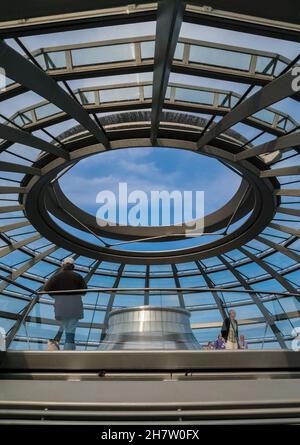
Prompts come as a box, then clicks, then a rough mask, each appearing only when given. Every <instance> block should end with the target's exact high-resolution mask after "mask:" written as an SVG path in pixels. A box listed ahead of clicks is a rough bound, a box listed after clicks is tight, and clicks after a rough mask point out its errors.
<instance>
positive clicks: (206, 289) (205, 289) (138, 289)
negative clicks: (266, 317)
mask: <svg viewBox="0 0 300 445" xmlns="http://www.w3.org/2000/svg"><path fill="white" fill-rule="evenodd" d="M149 291H150V292H151V291H156V292H157V291H159V292H197V293H198V292H201V293H202V292H203V293H204V292H233V293H243V294H245V293H246V294H265V295H280V296H282V297H291V296H295V297H300V292H272V291H263V290H261V291H260V290H253V289H244V290H240V289H224V288H222V287H219V288H218V287H201V288H197V287H173V288H170V287H166V288H163V287H130V288H124V287H123V288H116V287H95V288H86V289H76V290H75V289H70V290H58V291H45V290H43V291H38V292H37V294H38V295H45V294H48V295H57V294H58V295H61V294H62V293H63V294H68V293H70V294H74V293H78V294H82V293H86V292H104V293H105V292H113V293H118V292H126V293H127V294H128V293H132V292H149Z"/></svg>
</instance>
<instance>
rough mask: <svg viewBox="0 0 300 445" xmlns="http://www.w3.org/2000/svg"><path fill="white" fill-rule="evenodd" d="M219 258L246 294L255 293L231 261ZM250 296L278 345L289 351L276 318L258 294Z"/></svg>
mask: <svg viewBox="0 0 300 445" xmlns="http://www.w3.org/2000/svg"><path fill="white" fill-rule="evenodd" d="M218 258H219V259H220V260H221V261H222V263H223V264H224V266H226V268H227V269H228V270H229V271H230V272H231V273H232V275H233V276H234V277H235V278H236V279H237V281H239V282H240V284H241V285H242V286H243V287H244V289H245V292H247V290H250V291H253V289H252V287H251V286H250V285H249V284H248V283H247V281H246V280H245V279H244V277H243V276H242V274H241V273H240V272H239V271H238V270H237V269H236V268H235V267H233V266H232V264H231V263H230V262H229V261H227V260H226V259H225V258H224V257H223V256H221V255H220V256H219V257H218ZM249 296H250V298H251V299H252V301H253V303H254V304H256V306H257V307H258V309H259V310H260V312H261V313H262V315H263V317H264V319H265V320H266V323H267V324H268V325H269V326H270V328H271V329H272V331H273V333H274V335H275V337H276V339H277V341H278V343H279V344H280V346H281V347H282V348H283V349H287V346H286V344H285V341H284V339H283V335H282V333H281V331H280V330H279V329H278V327H277V326H276V324H275V323H274V318H273V316H272V315H271V314H270V313H269V311H268V310H267V308H266V307H265V305H264V303H262V302H261V301H260V298H259V297H258V296H257V294H256V293H253V292H251V293H249Z"/></svg>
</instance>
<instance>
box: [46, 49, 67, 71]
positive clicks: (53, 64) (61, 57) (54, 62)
mask: <svg viewBox="0 0 300 445" xmlns="http://www.w3.org/2000/svg"><path fill="white" fill-rule="evenodd" d="M45 59H46V63H47V68H48V69H50V70H51V69H57V68H65V67H66V66H67V63H66V54H65V52H64V51H57V52H50V53H46V54H45Z"/></svg>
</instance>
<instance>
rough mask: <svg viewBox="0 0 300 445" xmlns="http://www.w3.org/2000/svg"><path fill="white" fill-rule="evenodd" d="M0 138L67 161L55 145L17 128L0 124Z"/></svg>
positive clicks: (61, 149) (63, 151)
mask: <svg viewBox="0 0 300 445" xmlns="http://www.w3.org/2000/svg"><path fill="white" fill-rule="evenodd" d="M0 45H1V43H0ZM0 60H1V56H0ZM0 137H1V138H2V139H5V140H6V141H9V142H16V143H18V144H22V145H26V146H28V147H32V148H36V149H38V150H43V151H45V152H46V153H51V154H53V155H55V156H58V157H60V158H63V159H66V160H68V159H69V154H68V153H67V152H66V151H65V150H64V149H63V148H59V147H55V145H52V144H50V143H49V142H46V141H44V140H43V139H40V138H38V137H36V136H33V135H32V134H30V133H27V132H26V131H23V130H19V128H14V127H11V126H9V125H4V124H1V123H0ZM1 164H2V163H1ZM3 164H4V163H3ZM6 164H7V163H6ZM20 168H22V169H23V170H24V168H25V167H24V166H21V167H20Z"/></svg>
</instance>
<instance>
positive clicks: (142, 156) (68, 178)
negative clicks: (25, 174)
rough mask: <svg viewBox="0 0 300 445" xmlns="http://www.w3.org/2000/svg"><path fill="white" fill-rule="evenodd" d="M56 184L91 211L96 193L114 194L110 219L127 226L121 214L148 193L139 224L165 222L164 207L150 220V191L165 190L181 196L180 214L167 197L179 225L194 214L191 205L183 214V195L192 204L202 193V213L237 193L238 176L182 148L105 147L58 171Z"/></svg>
mask: <svg viewBox="0 0 300 445" xmlns="http://www.w3.org/2000/svg"><path fill="white" fill-rule="evenodd" d="M59 183H60V186H61V188H62V190H63V191H64V193H65V195H66V196H67V198H68V199H69V200H70V201H71V202H72V203H73V204H74V205H76V206H78V207H79V208H81V209H82V210H84V211H86V212H88V213H89V214H91V215H94V216H96V215H97V212H98V210H99V205H100V204H99V196H100V195H99V193H100V194H101V195H102V197H103V196H107V194H105V192H109V193H112V194H113V195H114V196H115V201H116V214H115V215H113V213H110V218H109V219H110V220H111V221H113V222H116V223H118V224H123V225H126V224H124V221H123V220H122V218H124V215H125V214H126V215H127V216H128V215H129V212H130V210H131V209H132V208H133V207H134V206H135V205H136V203H139V204H140V203H141V196H147V201H145V204H143V205H145V206H147V214H148V218H147V219H146V220H145V218H144V219H143V218H141V221H142V224H141V225H145V226H151V225H156V226H157V225H160V226H164V225H168V224H165V223H164V219H163V217H161V214H162V211H161V210H162V209H157V211H158V213H159V215H160V217H159V219H157V218H156V219H155V221H156V223H155V224H152V223H151V222H153V219H151V212H153V210H155V209H153V206H154V204H153V200H152V196H153V195H152V193H153V192H154V193H155V192H168V193H169V196H180V197H181V198H182V208H183V209H182V213H181V214H180V215H179V214H178V211H175V204H174V201H173V200H172V199H171V201H170V206H171V207H170V221H169V222H170V224H178V223H180V222H185V221H187V220H188V219H189V220H190V219H194V218H196V216H197V215H196V209H195V208H192V209H190V210H189V212H187V213H186V216H190V215H192V218H185V214H184V205H185V202H186V201H184V200H190V203H191V204H192V205H193V204H195V202H196V199H197V198H196V192H204V194H203V198H204V215H208V214H210V213H212V212H214V211H216V210H218V209H220V208H221V207H223V206H224V205H225V204H226V203H227V202H228V201H229V200H230V199H231V198H232V197H233V196H234V195H235V193H236V192H237V190H238V188H239V186H240V183H241V178H240V176H239V175H238V174H236V173H234V172H233V171H232V170H230V169H229V168H227V167H226V166H225V165H224V164H222V163H221V162H219V161H218V160H216V159H214V158H210V157H208V156H204V155H201V154H198V153H193V152H191V151H188V150H183V149H173V148H165V147H164V148H160V147H150V148H149V147H139V148H128V149H122V150H114V151H108V152H105V153H101V154H97V155H94V156H90V157H88V158H86V159H83V160H81V161H80V162H79V163H78V164H76V165H75V166H74V167H73V168H72V169H70V170H69V171H67V172H66V173H65V174H64V175H63V176H61V178H60V179H59ZM124 184H125V185H124ZM174 192H176V193H177V192H179V195H178V194H177V195H172V193H174ZM103 193H104V195H103ZM185 193H187V194H185ZM141 194H142V195H141ZM198 196H200V195H198ZM130 201H132V202H130ZM102 204H103V203H101V205H102ZM159 205H160V206H161V205H162V201H160V203H159ZM151 206H152V208H151ZM194 207H195V205H194ZM114 216H115V217H114ZM157 221H159V223H158V224H157ZM129 225H130V224H129Z"/></svg>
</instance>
